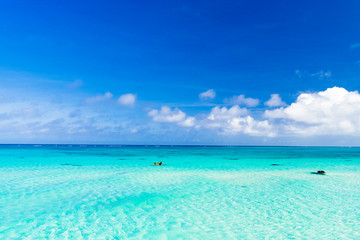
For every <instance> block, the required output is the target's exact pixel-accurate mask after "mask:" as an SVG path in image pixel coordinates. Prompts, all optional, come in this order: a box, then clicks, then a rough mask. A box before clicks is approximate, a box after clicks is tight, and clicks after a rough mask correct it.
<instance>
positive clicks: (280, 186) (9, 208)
mask: <svg viewBox="0 0 360 240" xmlns="http://www.w3.org/2000/svg"><path fill="white" fill-rule="evenodd" d="M154 162H163V164H164V165H162V166H154ZM318 170H324V171H326V175H319V174H312V172H316V171H318ZM221 238H223V239H360V148H350V147H348V148H345V147H344V148H343V147H220V146H219V147H216V146H94V145H92V146H90V145H0V239H221Z"/></svg>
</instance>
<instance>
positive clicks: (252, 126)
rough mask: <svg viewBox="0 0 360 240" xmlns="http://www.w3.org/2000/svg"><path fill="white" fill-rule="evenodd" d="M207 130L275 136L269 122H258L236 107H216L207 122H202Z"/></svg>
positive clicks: (244, 110)
mask: <svg viewBox="0 0 360 240" xmlns="http://www.w3.org/2000/svg"><path fill="white" fill-rule="evenodd" d="M202 125H203V126H204V127H206V128H212V129H217V130H219V131H220V132H221V133H223V134H238V133H244V134H248V135H262V136H274V132H273V131H272V127H271V126H270V124H269V123H268V121H257V120H255V119H254V118H252V117H251V116H249V115H248V111H247V109H245V108H240V107H239V106H238V105H235V106H233V107H231V108H226V107H222V108H219V107H214V108H213V109H211V112H210V114H209V116H208V117H207V120H205V121H203V122H202Z"/></svg>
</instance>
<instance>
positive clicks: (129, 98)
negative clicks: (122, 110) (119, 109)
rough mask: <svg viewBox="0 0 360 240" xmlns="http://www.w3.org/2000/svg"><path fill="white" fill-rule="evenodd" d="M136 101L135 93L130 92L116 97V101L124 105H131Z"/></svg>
mask: <svg viewBox="0 0 360 240" xmlns="http://www.w3.org/2000/svg"><path fill="white" fill-rule="evenodd" d="M135 101H136V95H135V94H132V93H127V94H124V95H121V96H120V97H119V99H118V103H119V104H121V105H124V106H133V105H134V104H135Z"/></svg>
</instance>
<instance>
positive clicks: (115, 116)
mask: <svg viewBox="0 0 360 240" xmlns="http://www.w3.org/2000/svg"><path fill="white" fill-rule="evenodd" d="M210 90H211V91H210ZM210 90H208V91H206V92H203V93H205V94H203V96H206V99H213V98H214V97H215V90H213V89H210ZM201 94H202V93H200V94H199V97H200V100H201V101H203V100H204V98H202V97H201ZM137 98H138V97H137V95H135V94H133V93H126V94H122V95H120V96H119V97H118V98H117V99H116V98H115V99H114V94H113V93H111V92H109V91H108V92H105V93H104V94H98V95H95V96H92V97H91V96H90V97H86V98H85V99H83V100H82V101H81V100H80V99H79V103H78V105H77V106H75V105H74V104H73V103H64V102H58V103H57V102H52V103H50V102H47V101H38V100H37V101H36V104H33V103H31V101H22V102H21V101H18V102H17V101H11V102H10V101H9V102H6V101H3V102H2V103H1V104H0V131H1V132H2V133H3V136H5V137H7V138H8V139H11V137H9V136H13V137H14V136H17V137H18V139H21V138H23V139H25V140H24V141H25V142H27V141H37V136H41V137H42V139H47V138H49V137H50V136H53V137H54V138H53V139H52V140H53V141H56V138H57V137H59V135H60V134H62V135H63V136H66V137H65V138H64V139H62V140H63V141H70V142H71V141H72V140H74V139H75V140H76V141H77V142H86V141H87V140H89V139H88V138H87V137H86V136H89V135H91V136H92V137H93V139H94V141H95V142H96V141H98V140H96V139H97V138H96V137H97V136H101V135H108V136H109V137H113V136H116V135H120V136H123V137H125V138H126V139H132V138H133V139H134V142H137V143H141V140H139V139H141V136H147V137H148V139H147V140H150V141H151V139H152V138H156V137H159V136H161V135H167V137H171V134H174V132H175V133H176V132H183V134H185V135H186V134H187V136H186V138H191V136H192V135H194V134H195V135H196V134H201V133H202V134H205V135H206V134H210V135H212V136H222V137H225V136H228V137H234V136H240V137H244V136H245V137H246V136H250V137H255V138H259V139H264V138H266V139H277V138H282V137H291V138H294V139H296V138H299V137H300V138H306V137H314V136H339V137H344V136H352V137H357V136H359V134H360V94H359V92H358V91H348V90H346V89H345V88H341V87H331V88H328V89H326V90H324V91H319V92H305V93H300V94H299V95H298V97H297V98H296V100H295V101H294V102H292V103H288V104H287V103H285V102H284V101H283V100H282V99H281V96H280V95H279V94H277V93H274V94H271V95H270V97H269V99H268V100H266V101H264V102H263V104H261V101H260V100H259V99H256V98H251V97H245V95H244V94H240V95H236V96H233V97H230V98H225V99H224V100H223V103H219V104H217V105H216V106H214V107H207V110H203V109H202V110H196V107H195V111H194V109H193V110H192V111H191V113H186V111H185V110H183V109H181V106H178V107H170V106H167V105H166V103H165V104H161V105H162V106H161V107H160V108H156V107H155V108H154V107H151V106H150V105H151V104H150V103H147V102H143V101H141V96H140V100H138V99H137ZM135 102H137V105H139V106H137V105H135ZM158 104H159V103H158ZM121 106H123V107H121ZM199 106H201V105H199ZM129 107H130V108H129ZM154 124H155V125H154ZM164 129H168V130H169V133H168V134H167V133H166V132H162V131H163V130H164ZM135 135H137V136H138V138H136V137H135ZM50 138H51V137H50ZM4 139H5V138H4V137H3V138H2V139H1V140H2V141H3V142H4ZM13 139H14V141H15V139H16V138H13ZM119 139H120V140H119ZM113 140H115V141H110V142H116V143H119V142H120V143H122V142H121V138H119V137H116V138H115V139H113ZM204 140H205V139H199V140H197V141H198V143H201V142H202V141H204ZM100 141H101V140H100ZM187 141H188V142H190V143H191V141H189V140H187ZM124 142H125V143H126V142H127V141H124ZM204 142H205V141H204ZM214 142H215V143H216V140H215V141H214ZM233 144H236V142H233Z"/></svg>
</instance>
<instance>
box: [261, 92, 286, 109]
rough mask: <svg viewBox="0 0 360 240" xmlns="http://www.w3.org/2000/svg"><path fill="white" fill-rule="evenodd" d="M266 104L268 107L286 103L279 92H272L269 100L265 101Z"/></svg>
mask: <svg viewBox="0 0 360 240" xmlns="http://www.w3.org/2000/svg"><path fill="white" fill-rule="evenodd" d="M265 105H266V106H268V107H280V106H285V105H286V103H285V102H283V101H282V100H281V97H280V95H279V94H277V93H275V94H271V97H270V99H269V100H267V101H266V102H265Z"/></svg>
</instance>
